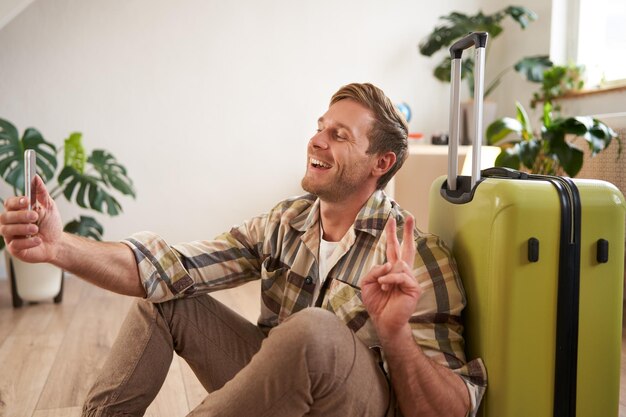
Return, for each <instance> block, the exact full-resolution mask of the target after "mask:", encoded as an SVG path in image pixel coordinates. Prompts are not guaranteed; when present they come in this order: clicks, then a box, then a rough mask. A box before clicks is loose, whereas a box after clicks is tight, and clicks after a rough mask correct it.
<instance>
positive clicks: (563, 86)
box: [530, 65, 585, 109]
mask: <svg viewBox="0 0 626 417" xmlns="http://www.w3.org/2000/svg"><path fill="white" fill-rule="evenodd" d="M584 72H585V68H584V67H583V66H581V65H568V66H562V65H555V66H553V67H550V68H546V69H544V71H543V80H542V81H541V89H540V90H539V92H536V93H534V94H533V99H532V101H531V102H530V107H531V108H533V109H534V108H535V107H536V106H537V103H539V102H541V101H542V102H544V103H546V102H549V101H552V100H554V99H555V98H557V97H561V96H564V95H566V94H567V93H570V92H573V91H579V90H582V88H583V87H584V85H585V81H584V80H583V74H584Z"/></svg>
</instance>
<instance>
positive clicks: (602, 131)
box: [583, 119, 622, 158]
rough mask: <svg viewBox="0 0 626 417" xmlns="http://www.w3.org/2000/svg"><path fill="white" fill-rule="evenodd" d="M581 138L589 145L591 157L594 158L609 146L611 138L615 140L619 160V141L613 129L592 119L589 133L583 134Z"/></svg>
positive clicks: (620, 149) (620, 148)
mask: <svg viewBox="0 0 626 417" xmlns="http://www.w3.org/2000/svg"><path fill="white" fill-rule="evenodd" d="M583 137H584V138H585V140H586V141H587V142H588V143H589V149H590V150H591V156H595V155H597V154H598V153H599V152H601V151H602V150H604V149H606V148H607V147H608V146H609V145H610V144H611V141H612V140H613V138H615V139H616V140H617V143H618V149H617V154H618V158H619V155H620V154H621V151H622V146H621V145H622V144H621V140H620V138H619V136H618V135H617V133H615V131H614V130H613V129H611V128H610V127H608V126H607V125H605V124H604V123H602V122H601V121H599V120H597V119H593V125H592V126H591V127H590V128H589V131H588V132H587V133H585V135H584V136H583Z"/></svg>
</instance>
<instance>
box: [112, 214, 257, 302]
mask: <svg viewBox="0 0 626 417" xmlns="http://www.w3.org/2000/svg"><path fill="white" fill-rule="evenodd" d="M265 223H266V216H260V217H256V218H254V219H252V220H249V221H247V222H245V223H244V224H243V225H241V226H236V227H233V228H232V229H231V230H230V231H229V232H226V233H224V234H222V235H220V236H218V237H217V238H216V239H214V240H211V241H197V242H191V243H183V244H178V245H172V246H170V245H169V244H168V243H167V242H166V241H165V240H164V239H163V238H161V237H160V236H158V235H157V234H155V233H152V232H140V233H136V234H134V235H132V236H130V237H129V238H127V239H125V240H123V241H122V242H123V243H125V244H126V245H128V246H129V247H130V248H131V250H132V251H133V253H134V255H135V260H136V262H137V267H138V270H139V276H140V279H141V282H142V285H143V287H144V289H145V290H146V294H147V296H146V299H147V300H149V301H152V302H155V303H158V302H163V301H168V300H171V299H174V298H181V297H188V296H192V295H198V294H204V293H208V292H212V291H217V290H221V289H225V288H231V287H235V286H238V285H241V284H243V283H245V282H248V281H251V280H254V279H257V278H259V277H260V266H261V262H262V259H261V258H262V256H261V254H260V253H259V249H260V247H261V246H262V236H263V231H264V227H265Z"/></svg>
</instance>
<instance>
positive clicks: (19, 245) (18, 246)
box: [8, 237, 41, 253]
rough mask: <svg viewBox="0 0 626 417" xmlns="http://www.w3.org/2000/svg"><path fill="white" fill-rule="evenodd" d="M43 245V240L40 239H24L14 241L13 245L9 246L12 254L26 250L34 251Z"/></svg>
mask: <svg viewBox="0 0 626 417" xmlns="http://www.w3.org/2000/svg"><path fill="white" fill-rule="evenodd" d="M40 244H41V239H40V238H38V237H26V238H23V239H13V240H12V241H11V243H9V244H8V248H9V249H10V251H11V253H15V252H19V251H23V250H26V249H32V248H35V247H37V246H39V245H40Z"/></svg>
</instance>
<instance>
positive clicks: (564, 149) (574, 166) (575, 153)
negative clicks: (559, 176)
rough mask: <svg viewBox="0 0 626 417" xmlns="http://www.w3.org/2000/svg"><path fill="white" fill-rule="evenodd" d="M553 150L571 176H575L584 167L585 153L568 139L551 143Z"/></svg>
mask: <svg viewBox="0 0 626 417" xmlns="http://www.w3.org/2000/svg"><path fill="white" fill-rule="evenodd" d="M551 149H552V152H553V153H554V154H555V155H556V156H557V158H558V161H559V164H560V165H561V167H562V168H563V170H564V171H565V172H566V173H567V175H569V176H570V177H575V176H576V174H578V172H579V171H580V169H581V168H582V167H583V159H584V153H583V151H581V150H580V149H578V148H576V147H574V146H572V145H570V144H569V143H567V142H566V141H563V142H555V143H553V144H551Z"/></svg>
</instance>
